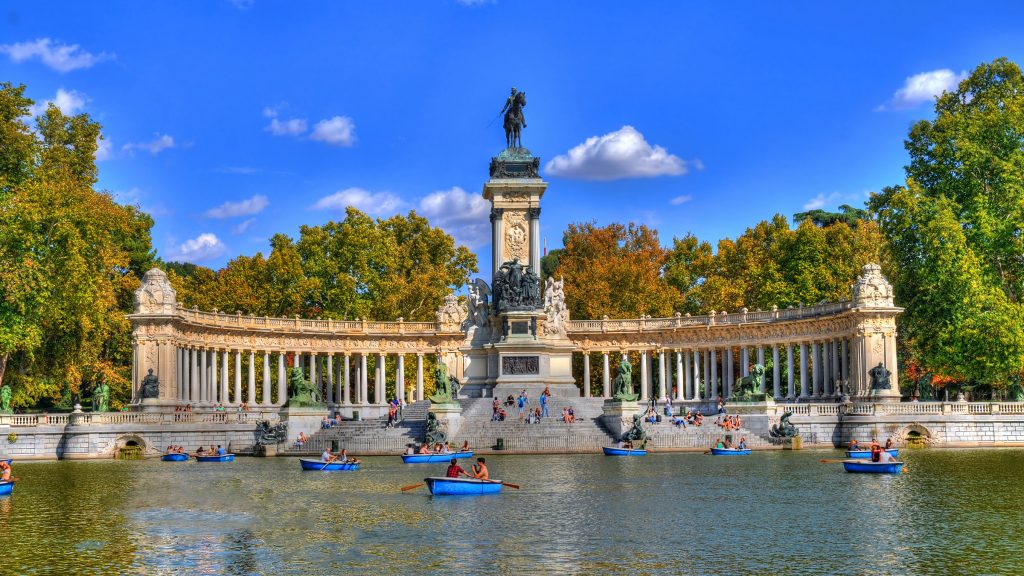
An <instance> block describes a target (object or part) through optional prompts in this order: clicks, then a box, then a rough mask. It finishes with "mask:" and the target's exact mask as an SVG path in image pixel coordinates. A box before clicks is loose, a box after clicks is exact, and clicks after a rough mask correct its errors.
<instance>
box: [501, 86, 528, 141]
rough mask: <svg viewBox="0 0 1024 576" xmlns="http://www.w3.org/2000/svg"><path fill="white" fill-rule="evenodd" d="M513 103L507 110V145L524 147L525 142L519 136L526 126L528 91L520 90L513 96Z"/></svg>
mask: <svg viewBox="0 0 1024 576" xmlns="http://www.w3.org/2000/svg"><path fill="white" fill-rule="evenodd" d="M511 100H512V102H511V105H510V106H508V110H507V111H506V112H505V146H507V147H509V148H522V146H523V143H522V140H520V138H519V133H520V131H521V130H522V129H523V128H525V127H526V119H525V118H523V107H524V106H526V92H518V93H516V95H515V96H512V97H511Z"/></svg>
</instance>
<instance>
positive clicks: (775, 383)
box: [772, 344, 792, 400]
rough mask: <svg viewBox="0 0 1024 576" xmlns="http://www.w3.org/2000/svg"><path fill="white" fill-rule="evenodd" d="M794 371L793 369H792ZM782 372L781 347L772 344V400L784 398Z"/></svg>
mask: <svg viewBox="0 0 1024 576" xmlns="http://www.w3.org/2000/svg"><path fill="white" fill-rule="evenodd" d="M790 370H791V371H792V369H790ZM781 374H782V370H781V369H780V366H779V345H778V344H772V398H773V399H775V400H780V399H781V398H782V382H781V380H782V375H781Z"/></svg>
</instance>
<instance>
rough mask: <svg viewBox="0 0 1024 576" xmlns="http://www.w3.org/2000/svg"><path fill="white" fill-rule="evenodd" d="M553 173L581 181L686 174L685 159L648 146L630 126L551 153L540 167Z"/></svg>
mask: <svg viewBox="0 0 1024 576" xmlns="http://www.w3.org/2000/svg"><path fill="white" fill-rule="evenodd" d="M544 169H545V171H546V172H547V173H549V174H551V175H553V176H561V177H563V178H580V179H584V180H618V179H620V178H649V177H654V176H666V175H668V176H679V175H681V174H686V172H687V165H686V162H685V161H684V160H683V159H682V158H680V157H678V156H675V155H674V154H669V152H668V150H665V149H664V148H662V147H661V146H651V145H650V144H648V143H647V141H646V140H644V136H643V134H641V133H640V132H638V131H637V129H636V128H633V127H632V126H623V127H622V128H621V129H619V130H617V131H615V132H609V133H608V134H605V135H604V136H591V137H590V138H587V140H586V141H585V142H583V143H582V144H580V145H578V146H576V147H574V148H573V149H572V150H569V152H568V153H567V154H562V155H559V156H555V158H554V159H552V160H551V161H550V162H548V163H547V165H546V166H545V167H544Z"/></svg>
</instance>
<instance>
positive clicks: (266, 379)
mask: <svg viewBox="0 0 1024 576" xmlns="http://www.w3.org/2000/svg"><path fill="white" fill-rule="evenodd" d="M271 387H272V386H271V384H270V352H264V353H263V405H264V406H270V405H271V402H270V392H271V390H270V389H271Z"/></svg>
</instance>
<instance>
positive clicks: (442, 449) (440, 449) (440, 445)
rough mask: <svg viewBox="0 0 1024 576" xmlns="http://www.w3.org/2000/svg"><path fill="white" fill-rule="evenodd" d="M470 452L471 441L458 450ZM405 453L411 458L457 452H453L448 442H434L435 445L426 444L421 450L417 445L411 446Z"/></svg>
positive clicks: (464, 443) (421, 446)
mask: <svg viewBox="0 0 1024 576" xmlns="http://www.w3.org/2000/svg"><path fill="white" fill-rule="evenodd" d="M470 450H471V448H470V447H469V440H466V441H465V442H463V443H462V447H461V448H459V449H458V452H469V451H470ZM405 453H406V455H409V456H411V455H413V454H453V453H455V451H454V450H452V447H451V445H450V444H449V443H447V442H434V444H433V445H431V444H430V443H429V442H424V443H422V444H420V447H419V449H417V448H416V445H415V444H409V445H408V446H407V447H406V449H405Z"/></svg>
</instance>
